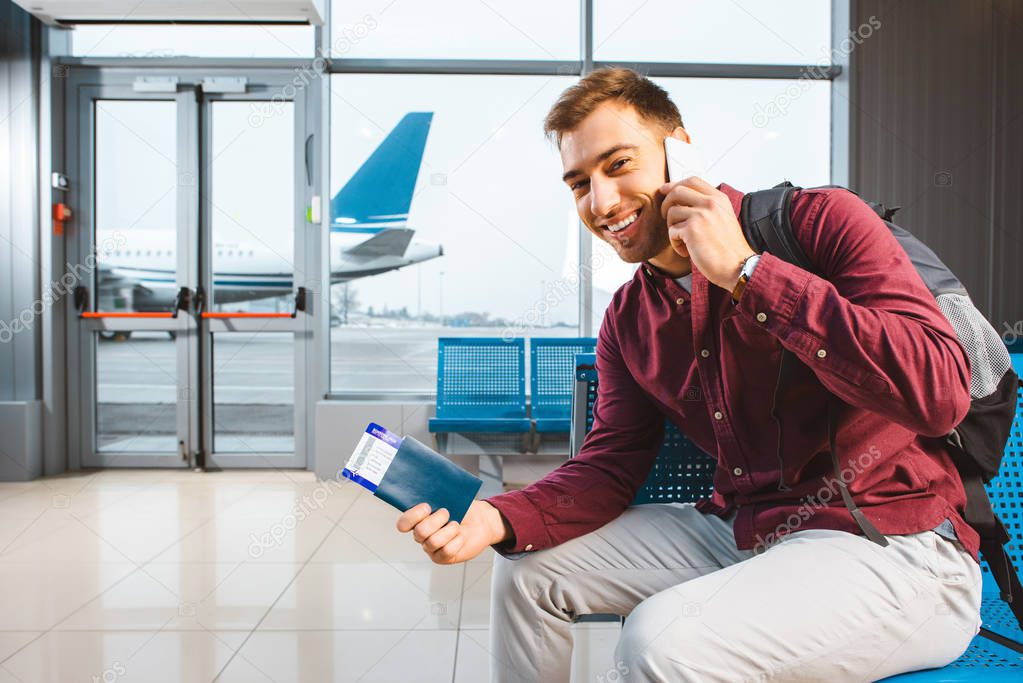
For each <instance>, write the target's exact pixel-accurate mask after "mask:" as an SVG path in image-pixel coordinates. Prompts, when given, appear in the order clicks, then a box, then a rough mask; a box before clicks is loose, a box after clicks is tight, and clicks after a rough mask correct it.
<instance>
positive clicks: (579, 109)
mask: <svg viewBox="0 0 1023 683" xmlns="http://www.w3.org/2000/svg"><path fill="white" fill-rule="evenodd" d="M608 100H618V101H619V102H622V103H623V104H629V105H632V106H633V107H634V108H635V109H636V112H637V113H639V115H640V116H641V117H643V118H644V119H646V120H647V121H649V122H651V123H655V124H658V125H660V126H662V127H663V128H664V129H665V132H666V133H670V132H671V131H673V130H674V129H675V128H677V127H678V126H681V125H682V116H681V115H680V114H679V113H678V107H676V106H675V103H674V102H672V101H671V98H670V97H668V93H667V92H666V91H665V90H664V88H662V87H661V86H659V85H657V84H656V83H654V82H653V81H651V80H650V79H649V78H647V77H646V76H642V75H640V74H638V73H636V72H635V71H633V70H632V69H625V68H622V67H603V68H600V69H597V70H596V71H593V72H591V73H589V74H587V75H586V76H584V77H583V78H582V79H580V80H579V82H578V83H576V84H575V85H573V86H571V87H569V88H567V89H566V90H565V92H563V93H561V97H559V98H558V101H557V102H555V103H554V106H553V107H551V110H550V111H549V112H548V113H547V118H545V119H544V122H543V132H544V134H545V135H546V136H547V137H548V138H549V139H550V141H551V142H553V143H554V144H555V145H557V147H558V148H559V149H560V148H561V137H562V135H564V134H565V133H567V132H569V131H570V130H572V129H574V128H575V127H576V126H578V125H579V124H580V123H582V121H583V119H585V118H586V117H587V116H589V115H590V114H591V113H592V112H593V110H594V109H596V108H597V107H598V106H599V105H601V104H603V103H604V102H606V101H608Z"/></svg>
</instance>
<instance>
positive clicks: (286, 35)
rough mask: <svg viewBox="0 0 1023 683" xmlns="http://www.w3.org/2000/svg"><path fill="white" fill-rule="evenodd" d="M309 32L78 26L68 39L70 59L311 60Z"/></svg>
mask: <svg viewBox="0 0 1023 683" xmlns="http://www.w3.org/2000/svg"><path fill="white" fill-rule="evenodd" d="M314 35H315V32H314V29H313V27H312V26H279V25H268V26H264V25H261V24H255V25H219V26H218V25H194V24H193V25H187V24H186V25H170V24H142V25H132V24H79V25H77V26H75V28H74V32H73V33H72V34H71V54H72V55H73V56H75V57H280V58H305V57H312V56H313V48H314V47H315V45H314V43H315V38H314Z"/></svg>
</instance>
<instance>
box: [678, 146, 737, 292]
mask: <svg viewBox="0 0 1023 683" xmlns="http://www.w3.org/2000/svg"><path fill="white" fill-rule="evenodd" d="M664 147H665V156H666V159H667V166H668V175H669V178H670V182H667V183H665V184H664V185H662V186H661V188H660V189H659V190H658V194H659V195H660V196H661V197H663V198H664V199H663V201H662V202H661V215H662V216H663V217H664V219H665V221H666V222H667V224H668V237H669V239H670V240H671V246H672V248H673V249H675V251H676V252H678V253H679V254H680V255H682V256H685V257H686V258H688V259H689V260H690V261H691V262H692V264H693V267H695V268H696V269H697V270H699V271H700V272H701V273H702V274H703V276H704V277H706V278H707V279H708V280H710V281H711V282H713V283H714V284H715V285H717V286H718V287H722V288H723V289H725V290H727V291H729V292H731V291H732V290H733V289H734V288H735V285H736V283H737V282H738V280H739V271H740V269H741V267H742V262H743V261H744V260H745V259H746V257H748V256H752V255H753V254H755V253H756V252H755V251H754V250H753V248H752V247H750V245H749V243H748V242H747V241H746V237H745V236H744V235H743V234H742V227H741V226H740V225H739V220H738V218H736V216H735V211H734V210H733V209H732V203H731V201H729V199H728V197H727V196H726V195H725V193H723V192H721V191H719V190H718V189H717V188H715V187H713V186H712V185H711V184H710V183H708V182H707V181H706V180H704V179H703V178H701V177H699V176H698V175H697V174H696V173H697V172H699V171H700V170H701V168H702V162H700V161H699V156H698V155H697V154H696V153H695V149H693V148H692V146H691V145H690V144H689V143H686V142H684V141H682V140H678V139H676V138H667V139H665V144H664Z"/></svg>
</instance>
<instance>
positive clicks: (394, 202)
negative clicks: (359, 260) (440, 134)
mask: <svg viewBox="0 0 1023 683" xmlns="http://www.w3.org/2000/svg"><path fill="white" fill-rule="evenodd" d="M432 119H433V113H432V112H411V113H408V114H405V116H404V117H402V119H401V121H399V122H398V125H396V126H395V127H394V129H393V130H392V131H391V132H390V134H388V136H387V137H386V138H384V141H383V142H381V143H380V145H379V146H378V147H377V148H376V150H375V151H374V152H373V154H371V155H370V156H369V158H368V159H366V161H365V162H364V163H363V164H362V166H360V167H359V170H358V171H356V172H355V175H353V176H352V177H351V179H350V180H349V181H348V182H347V183H345V186H344V187H342V188H341V190H340V191H339V192H338V193H337V194H336V195H334V198H333V199H332V200H331V202H330V213H331V227H332V228H338V229H342V230H344V229H345V228H348V229H349V230H351V231H353V232H355V231H359V232H361V231H363V230H364V229H366V228H370V229H371V230H372V229H373V228H374V227H381V228H383V227H396V226H395V224H396V223H401V222H404V221H405V220H407V219H408V210H409V206H410V205H411V203H412V192H413V191H414V190H415V186H416V178H417V177H418V176H419V167H420V165H421V164H422V162H423V149H424V148H425V147H426V137H427V134H428V133H429V132H430V123H431V121H432ZM360 228H361V229H363V230H360ZM367 232H368V231H367Z"/></svg>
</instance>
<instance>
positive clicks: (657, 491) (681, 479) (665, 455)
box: [570, 353, 717, 505]
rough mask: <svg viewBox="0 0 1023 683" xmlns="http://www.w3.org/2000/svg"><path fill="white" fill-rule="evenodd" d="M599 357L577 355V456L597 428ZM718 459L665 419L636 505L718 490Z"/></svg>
mask: <svg viewBox="0 0 1023 683" xmlns="http://www.w3.org/2000/svg"><path fill="white" fill-rule="evenodd" d="M596 362H597V356H596V354H594V353H581V354H579V355H577V356H576V357H575V368H576V373H575V380H576V381H575V388H574V392H573V399H572V408H573V411H572V412H573V418H572V427H573V429H572V438H571V442H570V449H571V452H572V455H573V456H575V455H576V454H577V453H578V452H579V448H581V447H582V442H583V439H584V438H585V435H586V434H588V433H589V431H590V429H591V428H592V427H593V402H594V401H595V400H596V398H597V385H598V381H597V366H596ZM715 469H717V461H716V460H714V458H712V457H711V456H709V455H707V453H705V452H704V451H702V450H701V449H700V448H698V447H697V446H696V445H695V444H693V442H692V441H690V440H689V439H687V438H686V437H685V436H684V435H683V434H682V432H681V431H679V429H678V427H676V426H675V425H674V424H673V423H672V422H671V421H669V420H665V424H664V442H663V444H662V445H661V450H660V452H659V453H658V454H657V459H656V460H655V461H654V465H653V467H652V468H651V469H650V474H649V475H648V476H647V479H646V482H645V483H644V484H643V486H642V487H640V489H639V491H638V492H637V493H636V498H635V499H634V500H633V501H632V504H633V505H643V504H645V503H693V502H696V501H697V500H699V499H700V498H706V497H708V496H710V494H711V493H712V492H713V490H714V471H715Z"/></svg>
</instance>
